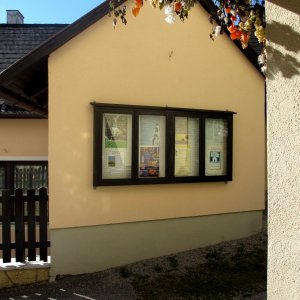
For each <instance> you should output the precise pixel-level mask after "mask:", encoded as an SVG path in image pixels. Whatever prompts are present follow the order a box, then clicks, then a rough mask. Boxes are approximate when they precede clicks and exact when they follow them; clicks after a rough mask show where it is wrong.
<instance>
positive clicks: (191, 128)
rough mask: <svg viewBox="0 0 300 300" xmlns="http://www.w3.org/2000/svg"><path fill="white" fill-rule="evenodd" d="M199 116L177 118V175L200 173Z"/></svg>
mask: <svg viewBox="0 0 300 300" xmlns="http://www.w3.org/2000/svg"><path fill="white" fill-rule="evenodd" d="M198 166H199V118H190V117H176V118H175V169H174V173H175V174H174V175H175V177H185V176H198V175H199V167H198Z"/></svg>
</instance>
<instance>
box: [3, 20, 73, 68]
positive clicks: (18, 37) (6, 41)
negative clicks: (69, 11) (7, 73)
mask: <svg viewBox="0 0 300 300" xmlns="http://www.w3.org/2000/svg"><path fill="white" fill-rule="evenodd" d="M66 26H67V25H66V24H0V72H2V71H3V70H5V69H7V68H8V67H9V66H10V65H12V64H13V63H15V62H16V61H17V60H19V59H20V58H22V57H23V56H24V55H26V54H28V53H29V52H31V51H32V50H33V49H35V48H36V47H38V46H39V45H40V44H42V43H43V42H45V41H46V40H48V39H49V38H51V37H52V36H54V35H55V34H56V33H58V32H59V31H60V30H61V29H63V28H64V27H66Z"/></svg>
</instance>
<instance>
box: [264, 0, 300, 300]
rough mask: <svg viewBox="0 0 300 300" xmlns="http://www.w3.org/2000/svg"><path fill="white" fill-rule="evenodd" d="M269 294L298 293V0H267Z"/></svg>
mask: <svg viewBox="0 0 300 300" xmlns="http://www.w3.org/2000/svg"><path fill="white" fill-rule="evenodd" d="M266 14H267V40H268V72H267V120H268V122H267V139H268V144H267V147H268V188H269V190H268V194H269V199H268V203H269V204H268V206H269V246H268V248H269V249H268V250H269V253H268V299H272V300H277V299H278V300H279V299H280V300H281V299H295V300H296V299H299V295H300V259H299V258H300V218H299V209H300V155H299V154H300V76H299V74H300V42H299V41H300V21H299V20H300V17H299V14H300V3H299V1H280V0H270V1H267V2H266Z"/></svg>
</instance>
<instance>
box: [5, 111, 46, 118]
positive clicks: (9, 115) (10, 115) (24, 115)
mask: <svg viewBox="0 0 300 300" xmlns="http://www.w3.org/2000/svg"><path fill="white" fill-rule="evenodd" d="M0 119H45V117H43V116H40V115H35V114H32V113H17V112H15V113H0Z"/></svg>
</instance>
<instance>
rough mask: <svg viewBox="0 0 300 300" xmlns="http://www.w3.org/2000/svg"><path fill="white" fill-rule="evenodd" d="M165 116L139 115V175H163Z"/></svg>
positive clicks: (143, 176) (141, 176)
mask: <svg viewBox="0 0 300 300" xmlns="http://www.w3.org/2000/svg"><path fill="white" fill-rule="evenodd" d="M165 131H166V117H165V116H157V115H141V116H140V118H139V177H140V178H148V177H149V178H150V177H164V176H165Z"/></svg>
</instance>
